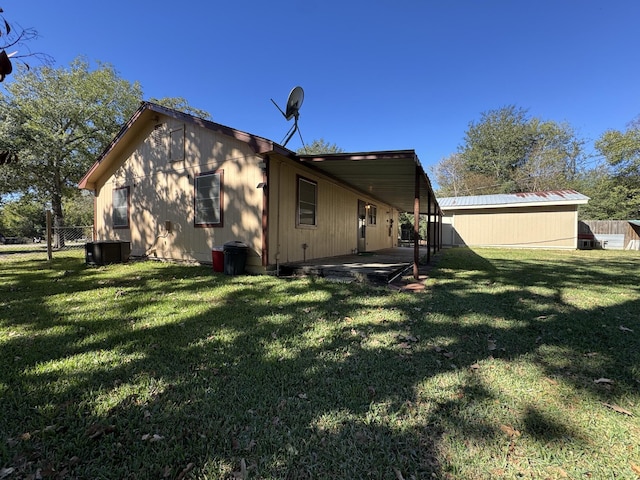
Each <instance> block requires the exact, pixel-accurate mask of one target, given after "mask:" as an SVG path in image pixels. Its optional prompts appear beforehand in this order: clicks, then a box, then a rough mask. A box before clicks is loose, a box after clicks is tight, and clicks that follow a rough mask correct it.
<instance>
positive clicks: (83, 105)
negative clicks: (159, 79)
mask: <svg viewBox="0 0 640 480" xmlns="http://www.w3.org/2000/svg"><path fill="white" fill-rule="evenodd" d="M6 89H7V92H8V94H7V95H0V151H9V152H13V154H14V155H15V157H17V160H16V159H15V158H12V159H11V161H10V162H8V163H7V162H5V163H4V165H0V194H2V193H18V194H29V195H33V196H34V197H35V198H38V199H40V200H41V202H42V203H43V205H44V204H45V203H47V204H49V205H50V206H51V209H52V211H53V218H54V227H62V226H63V225H64V213H65V212H64V209H63V199H64V198H65V197H67V196H69V197H70V198H74V197H75V195H76V194H77V192H76V187H77V184H78V181H79V180H80V178H81V177H82V175H84V173H85V172H86V171H87V169H88V168H89V167H90V166H91V165H92V164H93V162H94V161H95V159H96V158H97V156H98V155H99V154H100V153H101V152H102V151H103V150H104V148H105V147H106V146H107V145H108V144H109V142H110V141H111V140H112V139H113V137H114V136H115V135H116V133H117V132H118V131H119V130H120V128H121V126H122V125H123V124H124V123H125V122H126V121H127V120H128V119H129V117H130V116H131V114H132V113H133V112H134V111H135V110H136V109H137V108H138V106H139V104H140V101H141V99H142V89H141V87H140V85H139V84H138V83H137V82H136V83H133V84H132V83H130V82H128V81H126V80H123V79H121V78H119V76H118V74H117V72H116V71H115V69H114V68H113V66H111V65H109V64H103V63H98V65H97V68H95V69H93V70H92V69H91V68H90V65H89V63H88V62H87V61H86V60H85V59H84V58H82V57H79V58H77V59H75V60H74V61H73V62H72V63H71V64H70V66H69V67H67V68H64V67H63V68H51V67H48V66H44V67H40V68H37V69H31V70H24V69H23V70H21V71H20V72H18V74H17V75H16V76H15V78H13V81H12V82H10V83H8V84H7V85H6ZM157 101H158V102H159V103H162V104H164V105H166V106H169V107H172V108H178V109H180V110H183V111H189V112H193V113H194V114H197V115H199V116H203V117H205V118H206V117H208V116H209V115H208V113H206V112H204V111H202V110H198V109H195V108H193V107H190V106H189V105H188V104H187V102H186V100H184V99H182V98H177V99H172V98H164V99H160V100H157ZM0 163H2V162H0ZM59 245H60V246H62V245H61V244H60V243H59Z"/></svg>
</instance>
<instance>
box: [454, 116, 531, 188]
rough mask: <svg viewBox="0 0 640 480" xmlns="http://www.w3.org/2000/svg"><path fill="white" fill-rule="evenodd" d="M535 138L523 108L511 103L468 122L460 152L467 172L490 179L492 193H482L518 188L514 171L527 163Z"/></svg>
mask: <svg viewBox="0 0 640 480" xmlns="http://www.w3.org/2000/svg"><path fill="white" fill-rule="evenodd" d="M534 140H535V133H534V130H533V129H532V128H531V125H530V122H529V119H528V117H527V112H526V110H523V109H520V108H516V107H515V106H513V105H510V106H507V107H503V108H500V109H497V110H490V111H488V112H484V113H482V114H481V116H480V121H479V122H477V123H476V122H471V123H470V124H469V128H468V130H467V132H466V134H465V138H464V141H465V144H464V146H463V147H462V149H461V152H460V155H461V156H462V158H463V161H464V164H465V167H466V169H467V170H468V171H469V172H474V173H480V174H482V175H484V176H486V177H488V178H491V179H492V181H493V184H494V185H493V186H494V192H485V193H497V192H502V193H508V192H511V191H516V190H517V185H516V182H515V179H514V172H515V171H516V169H517V168H518V167H520V166H522V165H523V164H524V163H525V162H526V160H527V158H528V156H529V153H530V151H531V148H532V146H533V144H534Z"/></svg>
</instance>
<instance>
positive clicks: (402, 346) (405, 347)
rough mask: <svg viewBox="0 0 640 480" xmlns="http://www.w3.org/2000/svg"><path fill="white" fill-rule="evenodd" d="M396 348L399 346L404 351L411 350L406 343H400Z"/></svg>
mask: <svg viewBox="0 0 640 480" xmlns="http://www.w3.org/2000/svg"><path fill="white" fill-rule="evenodd" d="M398 346H399V347H400V348H404V349H408V348H411V345H409V343H408V342H402V343H400V344H398Z"/></svg>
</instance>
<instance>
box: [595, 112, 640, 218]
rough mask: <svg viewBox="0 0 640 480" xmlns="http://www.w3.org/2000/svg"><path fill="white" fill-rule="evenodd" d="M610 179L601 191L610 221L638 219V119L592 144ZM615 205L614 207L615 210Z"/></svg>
mask: <svg viewBox="0 0 640 480" xmlns="http://www.w3.org/2000/svg"><path fill="white" fill-rule="evenodd" d="M595 147H596V149H597V150H598V151H599V152H600V153H601V154H602V156H603V157H604V158H605V159H606V161H607V165H608V167H609V170H610V173H611V176H610V179H609V181H608V182H607V183H608V184H607V185H605V186H604V187H603V188H602V189H601V191H602V193H603V196H604V197H605V198H606V199H607V205H610V206H611V208H610V215H611V216H610V217H609V218H611V219H620V220H626V219H636V218H639V217H640V118H639V119H636V120H635V121H633V122H631V123H630V124H629V126H628V129H627V130H626V131H624V132H621V131H618V130H608V131H606V132H604V133H603V134H602V136H601V137H600V138H599V139H598V140H597V141H596V143H595ZM614 205H615V208H614Z"/></svg>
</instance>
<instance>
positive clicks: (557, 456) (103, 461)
mask: <svg viewBox="0 0 640 480" xmlns="http://www.w3.org/2000/svg"><path fill="white" fill-rule="evenodd" d="M639 340H640V254H638V252H614V251H524V250H497V249H496V250H494V249H485V250H469V249H452V250H447V251H443V252H441V253H440V254H438V262H437V266H436V267H435V268H434V269H433V270H432V271H431V273H430V279H429V280H428V288H427V289H426V291H425V292H422V293H414V294H405V293H397V292H393V291H391V290H387V289H382V288H374V287H368V286H363V285H359V284H342V283H331V282H327V281H323V280H321V279H281V278H274V277H269V276H236V277H229V276H224V275H221V274H214V273H213V272H212V271H211V269H210V268H206V267H199V266H184V265H175V264H168V263H159V262H132V263H128V264H124V265H112V266H108V267H90V266H86V265H85V264H84V258H83V255H82V252H65V253H56V254H55V255H54V259H53V260H52V261H51V262H47V261H46V259H45V257H44V255H43V254H42V253H38V254H36V255H22V254H16V253H4V254H3V253H2V252H0V367H1V368H0V480H4V479H18V478H29V479H38V478H43V479H46V478H51V479H57V478H82V479H126V478H131V479H134V478H135V479H146V478H150V479H151V478H153V479H164V478H167V479H189V478H207V479H359V478H371V479H390V480H403V479H404V480H409V479H425V478H427V479H431V478H435V479H495V478H498V479H502V478H504V479H520V478H527V479H531V478H533V479H564V478H567V479H589V478H590V479H614V478H615V479H637V478H640V342H639Z"/></svg>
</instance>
